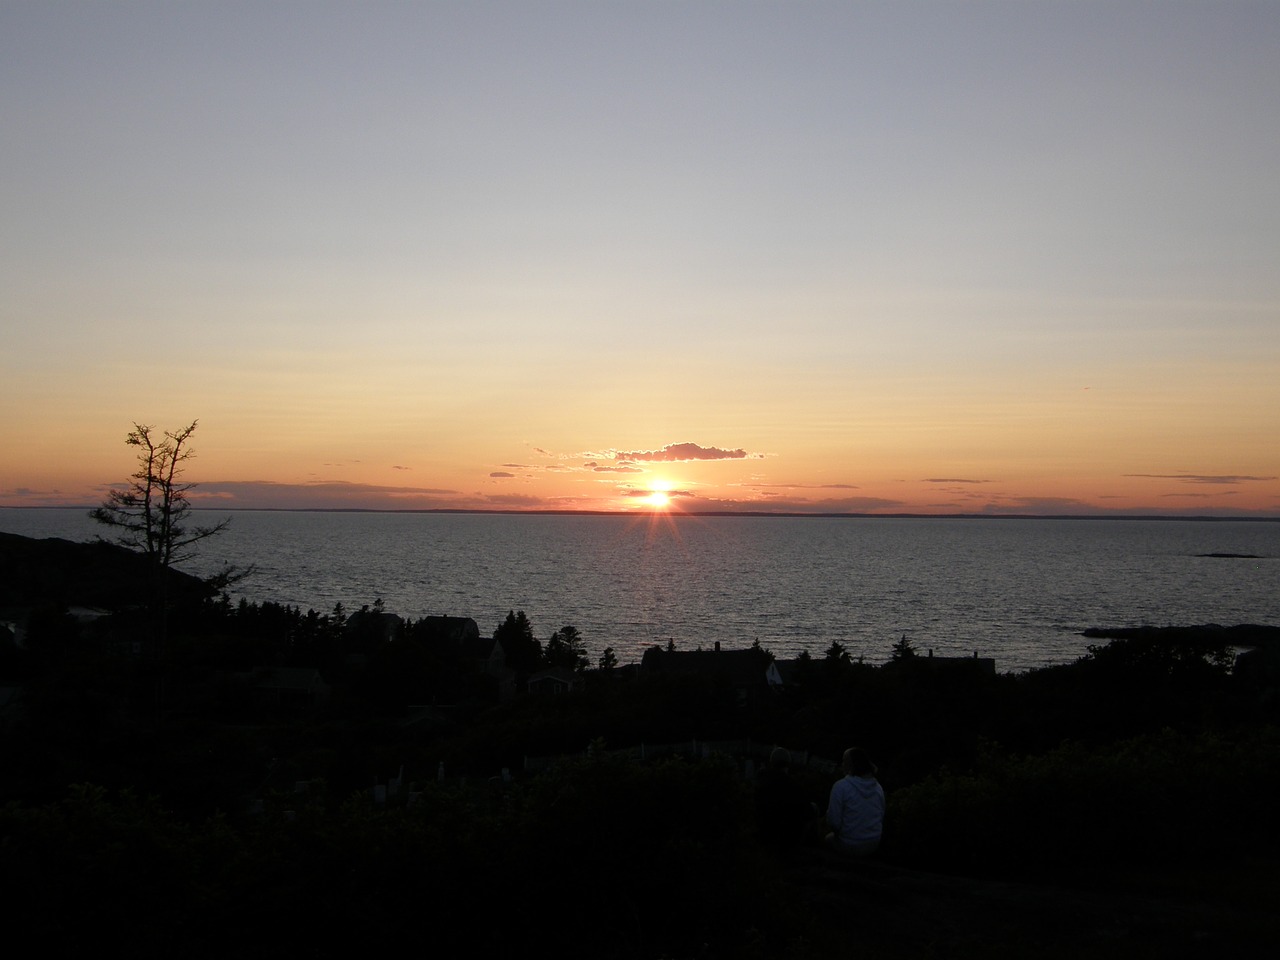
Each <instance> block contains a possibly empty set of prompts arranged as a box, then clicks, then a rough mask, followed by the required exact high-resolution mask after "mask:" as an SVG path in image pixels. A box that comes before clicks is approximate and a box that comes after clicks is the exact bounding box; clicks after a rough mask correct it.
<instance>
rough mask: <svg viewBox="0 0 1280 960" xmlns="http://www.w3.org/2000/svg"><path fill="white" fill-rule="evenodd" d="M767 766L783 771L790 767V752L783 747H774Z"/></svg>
mask: <svg viewBox="0 0 1280 960" xmlns="http://www.w3.org/2000/svg"><path fill="white" fill-rule="evenodd" d="M769 766H771V767H776V768H778V769H780V770H785V769H787V767H789V766H791V751H790V750H788V749H786V748H785V747H774V748H773V753H771V754H769Z"/></svg>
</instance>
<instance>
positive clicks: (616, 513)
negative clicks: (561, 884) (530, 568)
mask: <svg viewBox="0 0 1280 960" xmlns="http://www.w3.org/2000/svg"><path fill="white" fill-rule="evenodd" d="M97 506H99V504H84V505H75V504H70V505H68V504H35V503H33V504H0V509H5V510H93V509H95V508H96V507H97ZM191 509H192V510H193V511H197V510H198V511H200V512H208V513H429V514H452V515H460V514H478V515H499V516H560V517H564V516H584V517H671V518H689V519H697V518H700V517H729V518H732V517H741V518H744V519H750V518H769V517H779V518H801V519H803V518H806V517H812V518H813V519H827V520H832V519H835V520H839V519H850V520H874V519H877V518H879V519H886V520H1196V521H1205V520H1211V521H1242V520H1243V521H1251V520H1257V521H1262V522H1265V523H1275V522H1280V514H1259V515H1252V514H1239V513H1236V514H1212V513H1205V514H1181V513H963V512H957V513H913V512H910V511H900V512H894V513H868V512H809V511H801V510H696V511H688V512H686V511H681V510H572V509H568V508H559V509H557V508H554V507H549V508H535V509H514V508H507V509H503V508H487V509H486V508H481V507H470V508H468V507H405V508H394V507H243V506H238V507H210V506H197V505H195V504H192V506H191Z"/></svg>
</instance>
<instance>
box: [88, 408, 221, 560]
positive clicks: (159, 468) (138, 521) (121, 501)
mask: <svg viewBox="0 0 1280 960" xmlns="http://www.w3.org/2000/svg"><path fill="white" fill-rule="evenodd" d="M197 423H199V421H198V420H192V421H191V423H190V424H189V425H188V426H186V427H183V428H182V429H181V430H166V431H165V432H164V433H163V434H162V435H159V436H157V434H156V429H155V427H152V426H149V425H147V424H142V423H135V424H134V425H133V430H131V431H130V432H129V436H128V439H127V440H126V441H125V442H126V443H128V444H129V446H131V447H137V448H138V470H137V472H136V473H134V474H133V475H132V476H131V477H130V478H129V483H128V485H127V486H125V487H124V488H123V489H115V490H112V491H110V492H109V493H108V494H107V499H106V500H105V501H104V502H103V504H102V506H100V507H97V508H95V509H94V510H92V511H90V513H89V516H91V517H92V518H93V519H94V520H96V521H98V522H99V523H101V524H105V525H106V526H108V527H114V528H115V529H116V530H117V534H116V537H115V539H116V542H117V543H120V544H121V545H123V546H126V547H129V548H131V549H133V550H138V551H140V552H141V553H143V554H144V555H145V556H146V557H147V558H148V559H150V560H151V561H152V563H154V564H155V566H156V567H157V568H167V567H170V566H172V565H173V564H175V563H181V562H183V561H184V560H189V559H191V557H192V556H193V555H194V550H192V549H191V548H192V547H193V546H194V545H195V544H197V543H199V542H200V541H201V540H205V539H207V538H209V537H213V536H217V535H218V534H219V533H222V531H223V530H225V529H227V525H228V524H230V523H231V520H230V519H229V518H228V519H223V520H220V521H218V522H217V523H215V524H212V525H210V526H199V525H189V519H190V514H191V500H190V497H189V496H188V494H189V492H190V491H191V490H192V489H193V488H194V487H195V484H194V483H185V482H183V480H182V472H183V469H184V467H183V465H184V464H185V463H186V462H187V461H188V460H190V459H191V458H192V457H193V456H194V452H193V451H192V450H191V448H190V446H188V441H189V440H190V439H191V435H192V434H193V433H195V431H196V424H197Z"/></svg>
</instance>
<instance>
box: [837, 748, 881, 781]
mask: <svg viewBox="0 0 1280 960" xmlns="http://www.w3.org/2000/svg"><path fill="white" fill-rule="evenodd" d="M844 772H845V773H848V774H851V775H853V776H855V777H874V776H875V775H876V765H875V764H874V763H872V762H871V756H870V754H868V753H867V751H865V750H863V749H862V748H861V747H850V748H849V749H848V750H846V751H845V752H844Z"/></svg>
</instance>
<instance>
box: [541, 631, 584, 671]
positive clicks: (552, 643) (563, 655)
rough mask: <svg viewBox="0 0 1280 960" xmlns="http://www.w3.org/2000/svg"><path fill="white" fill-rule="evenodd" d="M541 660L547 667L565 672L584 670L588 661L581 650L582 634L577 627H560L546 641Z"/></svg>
mask: <svg viewBox="0 0 1280 960" xmlns="http://www.w3.org/2000/svg"><path fill="white" fill-rule="evenodd" d="M543 659H544V660H545V661H546V664H547V666H549V667H563V668H564V669H566V670H579V671H580V670H585V669H586V668H587V665H588V664H589V663H590V660H588V658H587V653H586V650H584V649H583V644H582V634H581V633H579V632H578V628H577V627H571V626H566V627H561V628H560V629H559V630H557V631H556V632H555V633H553V634H552V635H551V637H550V639H548V640H547V645H546V648H545V650H544V651H543Z"/></svg>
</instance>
